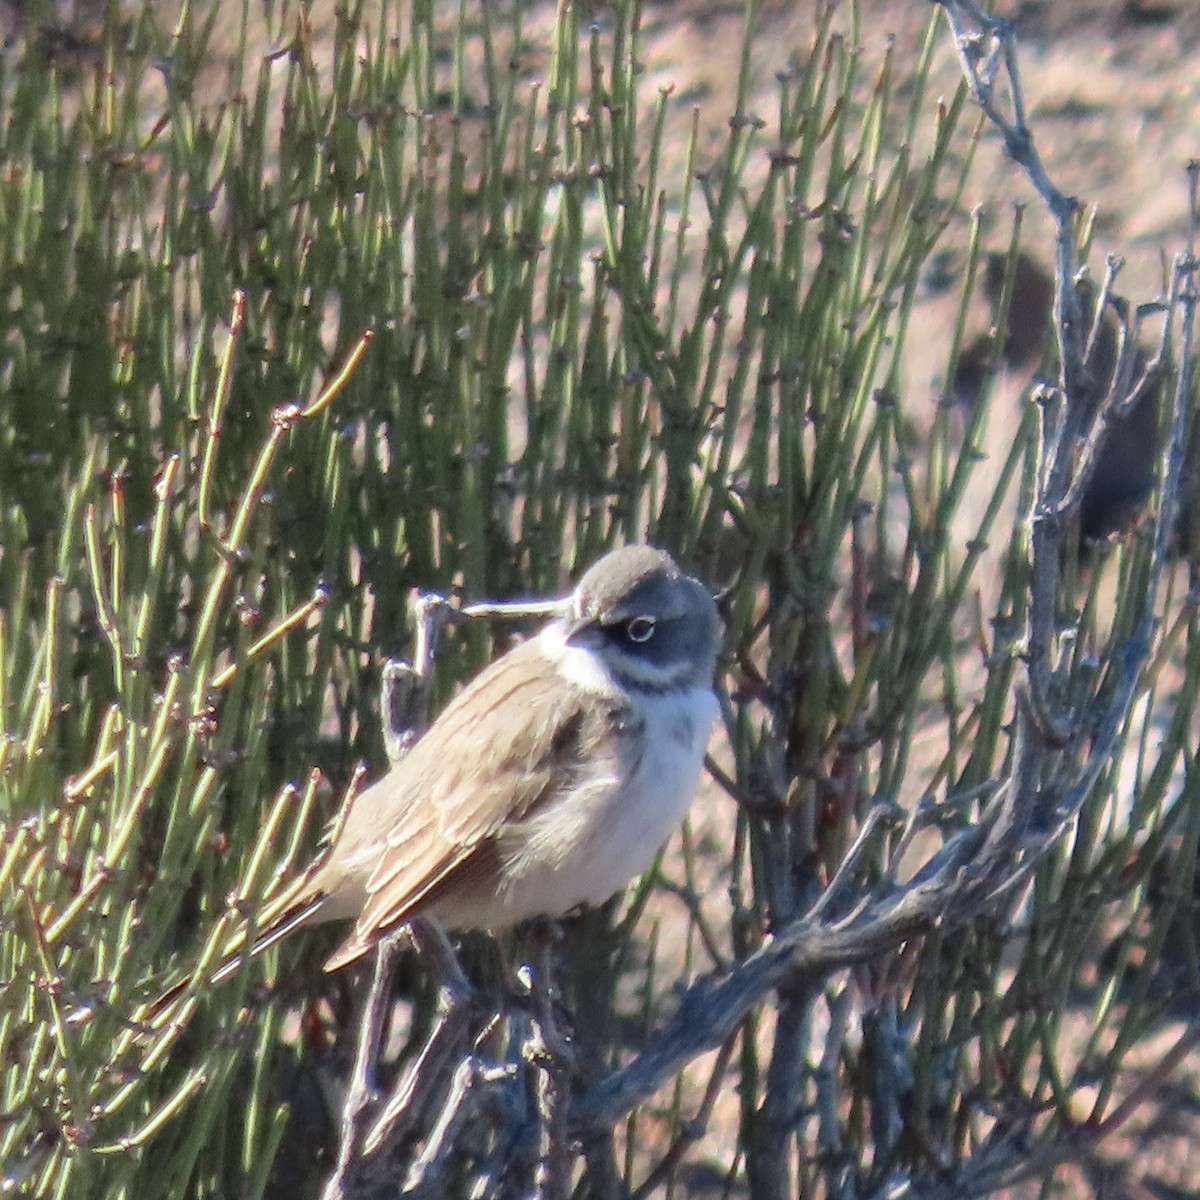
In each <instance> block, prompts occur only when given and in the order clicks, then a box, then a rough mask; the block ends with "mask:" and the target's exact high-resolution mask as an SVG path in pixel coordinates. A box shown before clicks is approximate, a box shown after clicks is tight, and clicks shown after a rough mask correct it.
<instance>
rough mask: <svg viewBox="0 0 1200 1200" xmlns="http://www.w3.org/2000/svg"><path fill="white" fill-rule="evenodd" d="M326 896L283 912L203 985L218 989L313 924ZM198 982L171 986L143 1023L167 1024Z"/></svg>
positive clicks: (319, 894)
mask: <svg viewBox="0 0 1200 1200" xmlns="http://www.w3.org/2000/svg"><path fill="white" fill-rule="evenodd" d="M325 900H326V896H325V893H324V892H314V893H312V894H310V895H308V896H305V897H304V898H303V899H301V900H299V901H297V902H296V903H295V904H293V905H292V906H291V907H289V908H286V909H284V911H283V912H281V913H280V914H279V915H278V916H277V917H276V918H275V919H274V920H273V921H271V923H270V924H269V925H268V926H267V927H266V928H265V929H264V930H263V931H262V932H261V933H260V934H259V935H258V936H257V937H256V938H255V939H254V944H253V945H252V946H251V947H250V949H249V950H246V949H244V948H239V949H236V950H233V951H231V952H230V953H229V954H227V955H226V956H225V958H224V959H222V961H221V963H220V965H219V966H218V967H217V969H216V970H215V971H213V973H212V974H211V975H207V976H205V977H204V980H203V982H204V983H205V984H206V985H208V986H210V987H215V986H217V985H218V984H222V983H224V982H225V981H226V980H227V979H231V978H232V977H233V976H234V975H236V974H237V972H238V971H239V970H240V969H241V967H242V965H243V964H244V963H245V962H246V961H247V959H251V958H257V957H258V956H259V955H260V954H262V953H263V952H264V951H267V950H270V949H271V947H272V946H275V945H278V944H279V943H280V942H281V941H283V939H284V938H286V937H287V936H288V935H289V934H290V933H292V932H294V931H295V930H297V929H299V928H300V927H301V926H302V925H304V924H305V923H306V922H308V921H309V920H311V918H312V916H313V914H314V913H316V912H317V911H319V909H320V908H321V906H322V905H323V904H324V903H325ZM244 936H245V934H243V937H244ZM197 982H199V980H198V979H197V977H196V975H195V973H194V972H193V973H192V974H189V975H185V976H184V977H183V978H182V979H180V980H179V981H178V982H177V983H174V984H172V985H171V986H170V987H169V988H167V990H166V991H165V992H163V993H162V994H161V995H160V996H158V997H157V998H156V999H154V1000H152V1001H150V1003H149V1004H148V1005H147V1006H146V1009H145V1011H144V1013H143V1014H142V1019H143V1020H144V1021H145V1022H146V1023H147V1024H149V1025H150V1026H151V1028H157V1027H159V1026H160V1025H162V1024H163V1023H164V1022H163V1020H162V1018H163V1016H164V1014H165V1013H166V1012H167V1011H168V1010H169V1009H171V1008H172V1007H173V1006H174V1004H175V1001H176V1000H178V999H179V998H180V997H181V996H182V995H183V994H184V992H186V991H187V990H188V989H189V988H191V987H192V986H193V985H194V984H195V983H197Z"/></svg>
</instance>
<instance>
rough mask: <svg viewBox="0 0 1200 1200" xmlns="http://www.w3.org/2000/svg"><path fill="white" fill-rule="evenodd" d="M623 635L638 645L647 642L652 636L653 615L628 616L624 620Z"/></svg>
mask: <svg viewBox="0 0 1200 1200" xmlns="http://www.w3.org/2000/svg"><path fill="white" fill-rule="evenodd" d="M625 636H626V637H627V638H628V639H629V640H630V641H631V642H636V643H637V644H638V645H639V646H640V645H641V644H642V643H643V642H648V641H649V640H650V639H651V638H652V637H653V636H654V618H653V617H630V619H629V620H628V621H626V622H625Z"/></svg>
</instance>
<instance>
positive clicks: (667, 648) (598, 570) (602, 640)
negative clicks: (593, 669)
mask: <svg viewBox="0 0 1200 1200" xmlns="http://www.w3.org/2000/svg"><path fill="white" fill-rule="evenodd" d="M567 609H568V615H567V640H568V641H569V642H570V643H571V644H572V645H576V646H585V647H587V648H589V649H591V650H594V651H595V652H597V653H599V654H601V655H602V656H603V658H604V661H605V663H606V664H607V665H608V667H609V669H610V670H611V671H612V672H613V673H614V674H615V675H617V676H618V678H620V679H621V680H622V681H623V682H624V683H626V684H632V685H635V686H640V687H648V688H655V689H659V688H662V689H665V688H676V687H693V686H701V687H707V686H708V685H709V684H711V683H712V678H713V672H714V670H715V669H716V661H717V650H718V648H719V645H720V640H721V620H720V617H719V616H718V615H717V606H716V604H715V603H714V602H713V598H712V596H711V595H710V594H709V592H708V589H707V588H705V587H704V585H703V584H701V583H700V581H699V580H697V579H693V578H692V577H691V576H690V575H685V574H684V573H683V572H682V571H681V570H680V569H679V568H678V567H677V566H676V565H675V562H674V560H673V559H672V558H671V556H670V555H669V554H667V553H666V552H665V551H663V550H656V549H654V548H653V547H652V546H625V547H623V548H622V549H620V550H613V551H612V552H610V553H609V554H606V555H605V556H604V557H603V558H602V559H600V560H599V561H598V562H597V563H595V565H594V566H592V568H591V569H590V570H589V571H588V572H587V573H586V574H585V575H584V576H583V578H582V579H581V580H580V581H579V583H578V585H577V586H576V588H575V591H574V592H573V593H572V595H571V597H570V599H569V600H568V601H567Z"/></svg>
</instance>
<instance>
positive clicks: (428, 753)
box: [327, 642, 596, 969]
mask: <svg viewBox="0 0 1200 1200" xmlns="http://www.w3.org/2000/svg"><path fill="white" fill-rule="evenodd" d="M594 708H595V698H594V697H588V696H587V695H586V694H585V693H584V692H583V691H582V690H581V689H579V688H577V687H569V688H564V686H563V679H562V677H561V676H560V675H559V674H558V673H557V670H556V668H555V664H554V663H553V662H551V661H549V660H547V659H546V657H545V654H544V652H542V650H541V649H540V648H539V647H537V646H536V645H535V644H534V643H532V642H526V643H525V644H524V645H522V646H519V647H517V648H516V649H515V650H512V651H510V652H509V653H508V654H506V655H505V656H504V657H503V658H501V659H500V660H499V661H497V662H496V663H494V664H493V665H492V666H491V667H490V668H488V669H487V670H485V671H484V672H483V673H482V674H481V675H479V676H478V677H477V678H476V679H475V681H474V682H473V683H472V684H471V685H470V686H469V687H468V688H466V689H465V690H464V691H463V692H462V693H461V694H460V695H459V696H458V697H457V698H456V699H455V700H454V701H453V702H452V703H451V705H450V706H449V707H448V708H447V709H446V710H445V712H444V713H443V714H442V716H441V717H440V718H439V719H438V721H437V722H436V723H435V725H434V727H433V729H431V730H430V731H429V733H428V734H426V736H425V737H423V738H422V739H421V740H420V741H419V742H417V744H416V745H415V746H414V747H413V749H412V750H411V752H410V753H409V755H408V756H407V757H406V758H405V759H404V760H403V761H402V762H401V763H400V764H398V766H397V767H396V768H395V769H394V770H393V772H392V773H391V775H389V776H388V777H386V778H385V779H384V780H381V781H380V784H381V785H382V784H385V783H386V784H389V785H391V786H389V787H388V792H389V794H388V795H387V796H386V797H385V798H384V799H383V801H382V802H381V803H377V804H375V805H373V806H372V808H374V809H375V812H374V813H369V812H368V813H364V815H363V816H362V817H360V818H359V820H358V822H355V820H354V814H352V815H351V818H350V820H349V821H348V822H347V829H346V835H347V839H346V840H348V841H350V842H351V843H353V844H354V849H355V852H356V853H357V854H359V855H363V856H366V855H369V856H370V858H371V859H373V866H372V867H371V869H370V873H369V875H368V876H367V878H366V885H365V887H366V903H365V904H364V905H363V907H362V910H361V912H360V914H359V916H358V919H357V921H356V923H355V927H354V931H353V932H352V934H351V935H350V937H349V938H348V939H347V940H346V942H345V943H344V944H343V945H342V946H341V947H340V948H339V949H338V951H337V952H336V953H335V954H334V956H333V958H331V959H330V961H329V963H328V964H327V966H328V967H329V969H334V968H336V967H338V966H342V965H344V964H345V963H347V962H350V961H352V960H353V959H354V958H357V957H359V956H360V955H362V954H364V953H366V952H367V950H369V949H370V948H371V947H372V946H373V945H374V944H375V942H376V941H377V940H378V939H379V937H380V936H381V935H382V934H383V933H384V932H385V931H387V930H389V929H392V928H394V927H395V926H396V925H398V924H400V923H401V922H403V921H405V920H407V919H408V918H410V917H412V916H416V915H419V913H420V911H421V910H422V909H427V908H429V907H432V906H434V905H436V903H437V902H438V900H439V899H441V898H443V897H447V896H451V895H454V894H461V892H462V891H463V890H464V889H467V888H470V887H472V885H481V884H483V883H485V882H486V881H487V880H489V879H495V877H496V872H497V871H498V869H499V856H498V853H497V847H496V844H495V835H496V834H497V833H498V832H499V831H500V830H501V829H502V828H505V827H507V826H510V825H511V823H512V822H518V821H521V820H523V819H524V818H526V817H528V816H530V815H531V814H532V813H534V812H536V811H537V810H538V809H539V808H541V807H542V806H543V805H545V804H547V803H550V802H552V800H553V799H554V797H555V795H556V794H557V793H558V792H559V791H560V790H562V789H564V788H567V787H570V786H571V782H572V775H573V767H574V765H575V764H577V763H578V762H580V760H581V759H583V758H585V757H586V755H587V753H589V747H588V746H587V745H586V743H588V742H589V741H590V740H592V739H594V737H595V736H596V731H595V727H594V722H592V721H589V719H588V715H589V713H593V712H594ZM447 746H453V747H456V748H459V749H458V757H456V758H452V759H451V758H447V755H446V752H445V747H447ZM463 748H465V750H464V749H463ZM392 776H394V777H395V778H394V779H393V778H392ZM377 786H379V785H377ZM374 790H375V789H373V788H372V789H368V791H367V792H364V793H363V795H362V796H361V797H360V801H365V800H367V799H368V797H369V795H370V793H371V792H372V791H374ZM401 805H403V807H401ZM381 808H382V809H384V810H392V809H394V810H395V811H386V813H381V812H380V811H379V810H380V809H381ZM368 823H370V824H373V825H374V826H375V831H374V832H375V836H374V837H371V838H368V837H366V836H364V835H365V833H366V830H367V827H368ZM355 824H357V826H358V827H359V828H356V829H352V828H351V826H352V825H355ZM380 825H384V826H385V829H386V832H385V831H384V830H381V829H380V828H379V826H380ZM381 835H382V836H381ZM335 857H344V856H335Z"/></svg>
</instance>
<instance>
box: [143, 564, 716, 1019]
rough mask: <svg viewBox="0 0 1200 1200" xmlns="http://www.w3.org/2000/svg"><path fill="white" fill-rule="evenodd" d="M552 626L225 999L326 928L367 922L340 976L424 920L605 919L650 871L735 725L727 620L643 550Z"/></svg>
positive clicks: (381, 789) (261, 936)
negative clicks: (721, 692) (310, 932)
mask: <svg viewBox="0 0 1200 1200" xmlns="http://www.w3.org/2000/svg"><path fill="white" fill-rule="evenodd" d="M550 611H551V612H552V613H553V614H554V615H553V616H552V619H551V620H550V621H549V622H548V623H546V624H545V625H544V626H543V627H542V628H541V629H540V631H539V632H538V633H536V634H535V635H534V636H532V637H530V638H529V639H528V640H527V641H525V642H523V643H521V644H519V645H517V646H516V647H514V648H513V649H511V650H509V651H508V652H507V653H506V654H504V655H503V656H501V657H500V658H499V659H497V660H496V661H495V662H494V663H492V664H491V665H490V666H489V667H486V668H485V669H484V670H483V671H482V672H481V673H480V674H479V675H477V676H476V677H475V678H474V679H473V680H472V681H471V682H470V683H469V684H468V685H467V686H466V687H465V688H464V689H463V690H462V691H461V692H460V693H459V694H458V696H457V697H456V698H455V699H454V700H453V701H451V703H450V704H449V705H448V707H447V708H446V709H445V710H444V711H443V712H442V713H441V715H440V716H439V717H438V718H437V719H436V720H435V721H434V723H433V724H432V725H431V726H430V728H429V729H428V731H427V732H426V733H425V734H424V735H423V736H422V737H421V738H420V739H419V740H418V741H417V742H416V743H415V745H414V746H413V747H412V749H411V750H410V751H409V752H408V753H407V754H406V755H405V756H404V757H402V758H401V759H400V760H399V761H398V762H396V763H395V764H394V765H392V767H391V768H390V769H389V770H388V771H387V772H386V773H385V774H384V775H382V776H381V777H380V778H379V779H378V780H376V781H375V782H374V783H373V784H371V785H370V786H368V787H367V788H365V789H364V790H363V791H362V792H361V793H359V794H358V795H357V796H355V797H354V798H353V800H352V802H351V806H350V809H349V812H348V814H347V815H346V816H345V819H344V820H343V822H342V824H341V826H340V828H338V829H337V831H336V833H335V835H334V837H333V839H332V842H331V844H330V845H329V846H328V848H327V849H326V851H325V852H324V853H323V854H322V855H320V856H319V857H318V858H317V860H316V861H315V862H314V863H313V864H312V866H311V867H310V868H309V869H308V870H307V871H306V872H305V873H304V874H303V876H302V877H301V879H300V881H299V882H298V884H297V886H296V887H295V889H294V895H293V896H292V898H291V900H290V902H289V903H288V904H287V907H286V908H285V910H284V911H283V912H282V913H280V915H278V916H277V917H276V918H275V919H274V920H271V921H270V922H269V923H268V924H267V925H266V926H265V927H264V928H263V929H261V930H260V931H259V932H258V933H257V935H256V937H255V939H254V941H253V943H252V945H251V946H250V948H249V950H248V951H247V949H246V948H245V945H243V946H242V947H241V948H240V949H237V950H234V951H231V952H230V953H229V955H228V956H227V958H226V959H225V960H224V961H223V962H222V963H221V964H220V965H219V966H218V967H217V969H216V970H215V971H214V972H213V974H212V975H211V976H209V979H208V981H209V983H210V984H217V983H220V982H221V981H222V980H224V979H226V978H228V977H229V976H231V975H233V974H234V973H235V972H236V971H237V970H238V969H239V968H240V966H241V964H242V963H243V961H244V960H245V958H246V957H247V955H249V956H250V957H253V956H256V955H258V954H260V953H261V952H263V951H264V950H266V949H268V948H269V947H271V946H274V945H276V944H277V943H278V942H280V941H281V940H283V939H284V938H286V937H289V936H290V935H291V934H292V933H294V932H295V931H297V930H299V929H303V928H307V927H309V926H312V925H316V924H318V923H324V922H329V921H349V922H352V925H351V927H350V932H349V934H348V935H347V936H346V937H345V938H344V940H343V941H342V943H341V944H340V945H339V946H338V947H337V949H336V950H335V951H334V952H333V954H332V955H331V956H330V957H329V959H328V960H327V962H326V964H325V968H326V970H329V971H333V970H337V969H339V968H341V967H345V966H348V965H349V964H351V963H353V962H356V961H357V960H359V959H361V958H362V957H363V956H364V955H366V954H368V953H369V952H370V951H371V950H373V949H374V948H375V947H376V946H377V945H378V943H379V942H380V941H381V940H382V939H383V938H385V937H386V936H388V935H389V934H390V933H391V932H392V931H394V930H396V929H398V928H399V927H400V926H402V925H405V924H407V923H409V922H410V921H412V920H413V919H414V918H418V917H420V918H424V919H426V920H429V921H432V922H433V923H434V924H435V925H437V926H438V927H440V928H441V929H442V930H444V931H468V930H486V931H491V932H499V931H502V930H504V929H507V928H510V927H512V926H515V925H517V924H520V923H521V922H524V921H526V920H529V919H531V918H534V917H556V916H561V915H564V914H566V913H568V912H570V911H572V910H573V909H576V908H579V907H581V906H587V905H596V904H600V903H602V902H604V901H605V900H607V899H609V898H610V897H611V896H613V895H614V894H616V893H617V892H618V891H620V890H621V889H622V888H623V887H624V886H625V885H626V884H627V883H629V882H630V880H632V879H633V878H635V877H636V876H638V875H641V874H642V873H644V872H645V871H646V870H647V869H648V868H649V866H650V865H651V863H652V862H653V861H654V858H655V856H656V855H657V854H658V852H659V850H660V849H661V848H662V846H663V844H664V843H665V842H666V840H667V838H668V837H669V836H670V834H671V832H672V831H673V830H674V829H675V828H676V827H677V826H678V825H679V823H680V822H681V821H682V819H683V817H684V814H685V813H686V811H687V809H688V807H689V806H690V804H691V802H692V799H693V797H694V794H695V792H696V789H697V786H698V784H699V779H700V774H701V771H702V768H703V763H704V756H705V751H706V747H707V744H708V741H709V738H710V736H711V733H712V728H713V726H714V724H715V723H716V720H717V718H718V716H719V711H720V710H719V705H718V702H717V698H716V694H715V692H714V676H715V672H716V661H717V655H718V652H719V649H720V644H721V636H722V626H721V620H720V617H719V615H718V611H717V606H716V603H715V601H714V600H713V597H712V595H711V594H710V593H709V591H708V589H707V588H705V587H704V585H703V584H701V583H700V582H699V581H698V580H697V579H695V578H693V577H692V576H690V575H688V574H686V573H684V572H683V571H682V570H681V569H680V568H679V567H678V566H677V565H676V563H675V562H674V560H673V559H672V558H671V556H670V555H669V554H668V553H667V552H666V551H663V550H660V549H657V548H654V547H652V546H649V545H644V544H634V545H628V546H625V547H622V548H619V549H616V550H612V551H610V552H609V553H607V554H605V555H604V556H603V557H601V558H600V559H599V560H598V561H597V562H596V563H595V564H594V565H593V566H592V567H591V568H590V569H589V570H588V571H587V572H586V573H585V574H584V575H583V576H582V578H581V579H580V580H579V583H578V585H577V586H576V587H575V589H574V591H572V592H571V594H570V595H569V596H566V597H565V598H563V599H561V600H558V601H556V602H554V604H553V607H552V608H551V609H550ZM179 990H180V988H179V987H177V988H175V989H172V992H171V993H168V996H166V997H162V998H160V1001H161V1000H166V999H167V998H168V997H169V996H170V995H172V994H178V992H179Z"/></svg>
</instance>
